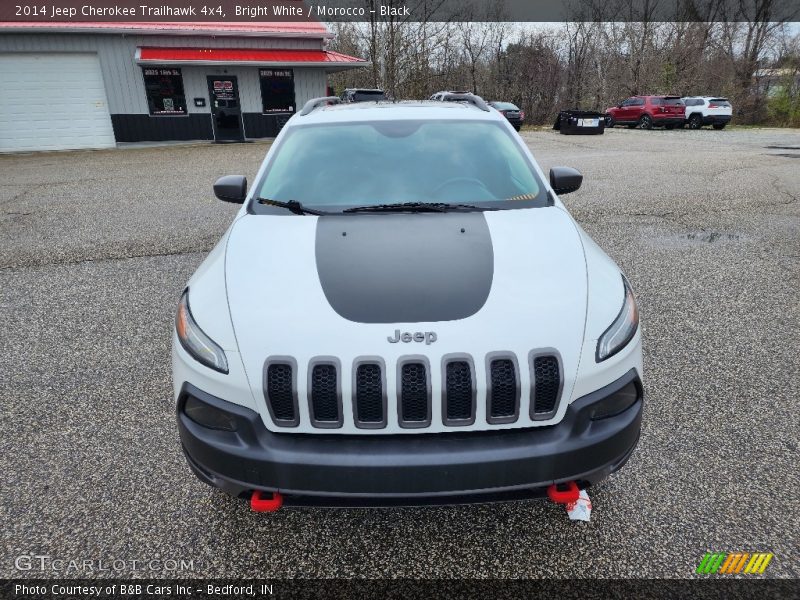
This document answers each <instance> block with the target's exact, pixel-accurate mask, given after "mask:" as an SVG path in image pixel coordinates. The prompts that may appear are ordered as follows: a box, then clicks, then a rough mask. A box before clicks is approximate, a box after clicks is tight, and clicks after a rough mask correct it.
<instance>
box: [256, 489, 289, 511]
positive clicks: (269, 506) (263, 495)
mask: <svg viewBox="0 0 800 600" xmlns="http://www.w3.org/2000/svg"><path fill="white" fill-rule="evenodd" d="M281 506H283V496H282V495H281V493H280V492H272V493H271V494H270V492H262V491H261V490H253V495H252V496H250V508H251V509H252V510H253V511H254V512H275V511H277V510H278V509H280V507H281Z"/></svg>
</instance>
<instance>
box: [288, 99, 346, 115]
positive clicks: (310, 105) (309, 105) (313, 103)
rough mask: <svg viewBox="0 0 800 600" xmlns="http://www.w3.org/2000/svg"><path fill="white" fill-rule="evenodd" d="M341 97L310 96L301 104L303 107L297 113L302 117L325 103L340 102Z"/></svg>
mask: <svg viewBox="0 0 800 600" xmlns="http://www.w3.org/2000/svg"><path fill="white" fill-rule="evenodd" d="M341 103H342V99H341V98H339V96H325V97H324V98H312V99H311V100H309V101H308V102H306V103H305V104H304V105H303V108H302V109H301V110H300V112H299V113H297V114H298V115H299V116H301V117H304V116H305V115H307V114H308V113H310V112H312V111H313V110H314V109H317V108H319V107H320V106H323V105H326V104H341Z"/></svg>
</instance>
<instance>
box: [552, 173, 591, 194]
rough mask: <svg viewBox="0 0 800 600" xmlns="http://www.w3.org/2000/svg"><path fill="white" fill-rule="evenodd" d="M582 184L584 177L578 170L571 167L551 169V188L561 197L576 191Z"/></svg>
mask: <svg viewBox="0 0 800 600" xmlns="http://www.w3.org/2000/svg"><path fill="white" fill-rule="evenodd" d="M581 183H583V175H581V173H580V171H577V170H576V169H572V168H570V167H553V168H552V169H550V187H551V188H553V191H554V192H555V193H556V194H558V195H559V196H562V195H564V194H569V193H571V192H574V191H576V190H577V189H579V188H580V187H581Z"/></svg>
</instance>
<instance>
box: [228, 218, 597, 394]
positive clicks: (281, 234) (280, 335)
mask: <svg viewBox="0 0 800 600" xmlns="http://www.w3.org/2000/svg"><path fill="white" fill-rule="evenodd" d="M226 283H227V292H228V302H229V306H230V310H231V316H232V321H233V326H234V331H235V334H236V339H237V342H238V345H239V350H240V353H241V356H242V359H243V361H244V366H245V369H246V371H247V374H248V377H249V379H250V383H251V387H252V388H253V392H254V395H255V396H256V397H257V398H258V397H263V396H262V391H261V389H262V370H263V366H264V362H265V360H266V359H267V357H269V356H282V357H286V356H290V357H292V358H294V359H295V360H296V361H297V364H298V365H300V366H301V370H302V369H303V368H304V367H303V365H307V364H308V363H309V361H310V359H312V358H313V357H321V356H325V357H335V358H337V359H338V360H339V361H340V362H341V365H342V367H343V369H344V372H349V368H350V365H352V363H353V361H354V359H356V358H357V357H363V356H379V357H381V358H383V360H385V361H386V363H387V366H388V365H389V364H390V363H394V362H395V361H396V359H397V358H399V357H400V356H403V355H410V354H414V355H424V356H426V357H427V358H428V359H429V360H430V361H431V363H432V364H434V363H438V362H439V361H440V360H441V358H442V357H443V356H445V355H447V354H453V353H458V354H463V353H467V354H470V355H471V356H472V357H473V358H474V360H475V363H476V364H479V363H480V364H482V363H483V361H484V358H485V356H486V355H487V354H488V353H491V352H499V351H505V352H508V351H511V352H514V353H515V354H516V355H517V356H518V357H520V358H521V360H525V358H526V357H527V356H528V355H529V353H530V352H531V351H532V350H541V349H555V350H557V351H558V353H559V354H560V356H561V358H562V362H563V366H564V375H565V381H564V392H565V394H567V397H568V393H569V391H570V390H571V387H572V383H573V381H574V376H575V373H576V372H577V364H578V357H579V356H580V352H581V345H582V341H583V333H584V324H585V318H586V289H587V287H586V286H587V284H586V262H585V258H584V254H583V246H582V244H581V240H580V237H579V233H578V230H577V229H576V226H575V224H574V222H573V221H572V219H571V217H570V216H569V215H568V214H567V213H566V212H565V211H564V210H562V209H560V208H558V207H546V208H532V209H524V210H504V211H496V212H462V213H457V212H455V213H443V214H438V213H435V214H431V213H422V214H420V213H416V214H407V213H392V214H386V213H383V214H357V215H349V216H329V217H313V216H302V217H300V216H288V215H287V216H285V217H284V216H272V215H247V216H245V217H243V218H242V219H240V220H239V221H238V222H237V223H236V224H235V225H234V227H233V230H232V231H231V235H230V238H229V241H228V247H227V254H226ZM403 334H409V335H406V336H404V335H403ZM415 334H420V335H415ZM398 336H399V340H397V338H398ZM392 340H396V341H392ZM343 392H344V390H343ZM301 404H302V403H301Z"/></svg>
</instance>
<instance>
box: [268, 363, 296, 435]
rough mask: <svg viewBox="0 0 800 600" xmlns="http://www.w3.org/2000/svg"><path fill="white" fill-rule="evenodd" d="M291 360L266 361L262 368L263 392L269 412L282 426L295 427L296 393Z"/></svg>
mask: <svg viewBox="0 0 800 600" xmlns="http://www.w3.org/2000/svg"><path fill="white" fill-rule="evenodd" d="M294 375H295V369H294V365H293V361H288V360H287V361H286V362H277V360H276V361H275V362H269V361H268V362H267V367H266V369H265V370H264V392H265V396H266V400H267V406H268V407H269V411H270V414H271V415H272V418H273V419H274V420H275V422H276V423H278V424H280V425H282V426H284V427H296V426H297V425H298V424H299V419H298V418H297V394H296V386H295V381H294Z"/></svg>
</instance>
